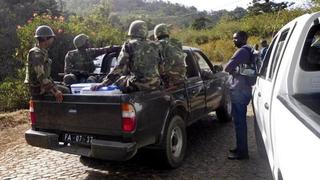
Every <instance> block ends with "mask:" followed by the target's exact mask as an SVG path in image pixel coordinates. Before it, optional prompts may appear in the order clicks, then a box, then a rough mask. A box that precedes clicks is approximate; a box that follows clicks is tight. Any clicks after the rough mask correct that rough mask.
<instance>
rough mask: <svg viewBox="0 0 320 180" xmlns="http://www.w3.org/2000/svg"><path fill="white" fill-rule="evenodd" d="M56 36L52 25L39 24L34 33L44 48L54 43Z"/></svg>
mask: <svg viewBox="0 0 320 180" xmlns="http://www.w3.org/2000/svg"><path fill="white" fill-rule="evenodd" d="M55 36H56V35H55V34H54V32H53V30H52V29H51V27H49V26H47V25H42V26H38V27H37V29H36V32H35V35H34V37H35V38H36V39H37V40H38V42H39V45H40V46H41V47H42V48H49V47H50V46H51V45H52V43H53V41H54V37H55Z"/></svg>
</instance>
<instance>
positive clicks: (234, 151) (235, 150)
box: [229, 148, 237, 153]
mask: <svg viewBox="0 0 320 180" xmlns="http://www.w3.org/2000/svg"><path fill="white" fill-rule="evenodd" d="M229 152H231V153H237V148H234V149H229Z"/></svg>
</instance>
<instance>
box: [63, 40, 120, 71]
mask: <svg viewBox="0 0 320 180" xmlns="http://www.w3.org/2000/svg"><path fill="white" fill-rule="evenodd" d="M117 48H118V49H119V50H120V47H116V46H115V47H113V46H112V47H110V46H108V47H104V48H87V49H81V50H79V49H75V50H72V51H69V52H68V53H67V54H66V57H65V65H64V72H65V73H67V74H69V73H75V72H86V73H92V72H93V71H94V70H95V66H94V63H93V60H94V58H95V57H97V56H100V55H102V54H108V53H111V52H114V51H117Z"/></svg>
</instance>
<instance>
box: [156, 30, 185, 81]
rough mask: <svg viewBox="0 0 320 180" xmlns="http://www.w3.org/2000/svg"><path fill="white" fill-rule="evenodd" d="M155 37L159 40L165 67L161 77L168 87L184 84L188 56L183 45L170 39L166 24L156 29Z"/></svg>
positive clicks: (161, 71) (162, 69)
mask: <svg viewBox="0 0 320 180" xmlns="http://www.w3.org/2000/svg"><path fill="white" fill-rule="evenodd" d="M154 36H155V38H156V39H157V40H158V41H157V43H158V45H159V49H160V54H161V57H162V60H163V66H162V68H161V70H160V75H161V77H162V79H163V81H164V83H165V86H166V87H170V86H173V85H176V84H180V83H183V82H184V80H185V76H186V71H187V70H186V64H185V58H186V54H185V53H184V52H183V50H182V44H181V43H180V42H179V41H178V40H176V39H169V32H168V29H167V26H166V25H165V24H159V25H157V26H156V27H155V30H154Z"/></svg>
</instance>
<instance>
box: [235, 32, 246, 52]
mask: <svg viewBox="0 0 320 180" xmlns="http://www.w3.org/2000/svg"><path fill="white" fill-rule="evenodd" d="M247 40H248V35H247V33H246V32H244V31H238V32H236V33H234V34H233V43H234V45H235V46H236V47H238V48H240V47H242V46H243V45H246V44H247Z"/></svg>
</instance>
